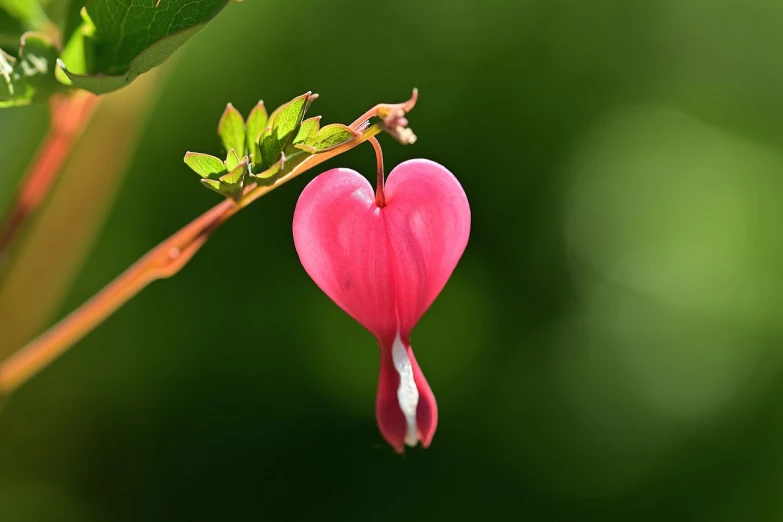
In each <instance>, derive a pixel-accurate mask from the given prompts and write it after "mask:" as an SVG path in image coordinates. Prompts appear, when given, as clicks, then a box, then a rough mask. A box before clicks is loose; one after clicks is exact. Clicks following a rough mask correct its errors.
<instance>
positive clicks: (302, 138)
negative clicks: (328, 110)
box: [291, 116, 321, 144]
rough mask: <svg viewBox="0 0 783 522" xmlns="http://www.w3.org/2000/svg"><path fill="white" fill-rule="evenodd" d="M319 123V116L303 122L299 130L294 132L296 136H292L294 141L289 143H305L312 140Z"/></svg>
mask: <svg viewBox="0 0 783 522" xmlns="http://www.w3.org/2000/svg"><path fill="white" fill-rule="evenodd" d="M320 122H321V117H320V116H315V117H313V118H308V119H306V120H304V121H303V122H302V124H301V125H300V126H299V130H297V131H296V136H294V140H293V141H292V142H291V143H293V144H297V143H305V142H307V141H308V140H312V139H314V138H315V135H316V134H317V133H318V127H319V126H320Z"/></svg>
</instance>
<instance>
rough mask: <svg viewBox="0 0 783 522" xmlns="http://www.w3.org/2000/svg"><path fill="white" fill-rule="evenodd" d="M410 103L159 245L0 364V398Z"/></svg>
mask: <svg viewBox="0 0 783 522" xmlns="http://www.w3.org/2000/svg"><path fill="white" fill-rule="evenodd" d="M413 103H415V92H414V97H413V98H412V100H411V101H409V102H407V103H406V104H397V105H387V104H383V105H377V106H376V107H374V108H373V109H371V110H370V111H367V113H365V116H366V117H364V116H363V117H362V118H360V119H359V120H357V122H355V123H354V124H353V125H352V128H353V129H354V132H356V135H355V136H354V138H353V139H351V140H348V141H346V142H344V143H342V144H340V145H337V146H335V147H333V148H330V149H328V150H327V151H325V152H322V153H321V154H316V155H313V156H310V157H309V158H307V159H306V160H304V161H303V162H302V163H300V164H299V165H298V166H297V167H295V168H294V169H293V170H292V171H291V172H289V173H288V174H286V175H285V176H283V177H281V178H279V179H278V180H276V181H275V182H274V183H273V184H271V185H266V186H257V185H255V184H254V185H252V186H250V187H248V188H247V189H246V191H245V194H244V196H243V198H242V199H241V200H240V201H239V202H237V203H234V202H233V201H232V200H229V199H226V200H224V201H222V202H221V203H219V204H218V205H216V206H214V207H213V208H212V209H211V210H209V211H207V212H205V213H204V214H202V215H201V216H200V217H198V218H197V219H196V220H194V221H193V222H191V223H190V224H189V225H187V226H185V227H184V228H183V229H181V230H180V231H179V232H177V233H176V234H174V235H173V236H171V237H169V238H168V239H166V240H165V241H163V242H162V243H160V244H159V245H158V246H156V247H155V248H154V249H152V250H151V251H150V252H149V253H148V254H147V255H145V256H144V257H142V258H141V259H140V260H139V261H137V262H136V263H135V264H134V265H133V266H131V267H130V268H129V269H128V270H126V271H125V272H123V273H122V274H121V275H120V276H119V277H117V278H116V279H115V280H114V281H112V282H111V283H109V285H108V286H106V287H105V288H104V289H103V290H101V291H100V292H99V293H98V294H96V295H95V296H94V297H93V298H92V299H90V300H89V301H87V302H86V303H84V304H83V305H82V306H80V307H79V308H77V309H76V310H74V311H73V312H72V313H71V314H69V315H68V316H66V317H65V318H63V319H62V320H61V321H60V322H58V323H57V324H55V325H54V326H52V327H51V328H50V329H49V330H47V331H46V332H44V333H43V334H41V335H40V336H38V337H37V338H36V339H34V340H33V341H31V342H30V343H28V344H27V345H25V346H24V347H22V348H21V349H20V350H19V351H17V352H16V353H15V354H14V355H12V356H11V357H9V358H8V359H6V360H5V361H3V362H2V363H1V364H0V394H2V395H5V394H9V393H11V392H13V391H14V390H16V389H17V388H18V387H19V386H21V385H22V384H24V383H25V382H27V381H28V380H29V379H30V378H31V377H32V376H34V375H35V374H36V373H38V372H39V371H41V370H42V369H43V368H45V367H46V366H48V365H49V364H50V363H51V362H52V361H54V360H55V359H56V358H57V357H59V356H60V355H61V354H62V353H64V352H65V351H66V350H68V349H69V348H70V347H71V346H72V345H73V344H74V343H76V342H77V341H79V339H81V338H82V337H84V336H85V335H86V334H87V333H89V332H90V331H91V330H92V329H93V328H95V327H96V326H97V325H99V324H100V323H101V322H103V321H104V320H105V319H106V318H107V317H109V316H110V315H111V314H112V313H114V311H116V310H117V309H118V308H119V307H121V306H122V305H123V304H125V303H126V302H127V301H128V300H129V299H130V298H131V297H133V296H134V295H136V294H137V293H138V292H139V291H140V290H142V289H143V288H144V287H146V286H147V285H148V284H150V283H151V282H152V281H155V280H156V279H162V278H166V277H171V276H173V275H174V274H176V273H177V272H179V271H180V270H181V269H182V267H184V266H185V264H187V262H188V261H190V259H191V258H192V257H193V255H195V253H196V252H197V251H198V250H199V248H201V247H202V245H204V243H205V242H206V240H207V239H208V238H209V236H210V235H211V234H212V232H214V231H215V230H216V229H217V228H218V227H219V226H220V225H221V224H222V223H224V222H225V221H226V220H227V219H229V218H230V217H231V216H233V215H234V214H235V213H236V212H238V211H239V210H241V209H242V208H244V207H246V206H247V205H249V204H250V203H252V202H253V201H255V200H257V199H258V198H260V197H262V196H264V195H266V194H268V193H269V192H271V191H272V190H274V189H275V188H277V187H279V186H280V185H282V184H284V183H286V182H287V181H289V180H291V179H293V178H294V177H296V176H298V175H299V174H301V173H302V172H305V171H307V170H309V169H311V168H313V167H315V166H317V165H320V164H321V163H323V162H324V161H326V160H328V159H330V158H333V157H335V156H337V155H339V154H342V153H343V152H346V151H348V150H350V149H352V148H354V147H356V146H358V145H359V144H361V143H363V142H365V141H367V140H371V139H373V138H374V136H376V135H377V134H379V133H380V132H383V131H387V132H388V131H389V129H388V128H387V125H386V123H385V122H381V123H378V124H375V125H372V126H370V127H366V128H363V130H362V131H361V132H359V131H356V130H355V128H356V127H358V126H361V125H362V123H363V121H364V120H366V119H369V118H371V117H376V116H381V117H385V116H386V115H387V114H388V113H389V111H390V110H391V111H400V110H402V111H406V110H410V109H411V108H412V107H413ZM376 143H377V142H376Z"/></svg>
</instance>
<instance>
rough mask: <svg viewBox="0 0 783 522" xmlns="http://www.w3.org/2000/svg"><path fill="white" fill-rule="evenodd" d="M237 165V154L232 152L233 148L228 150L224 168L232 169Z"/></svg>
mask: <svg viewBox="0 0 783 522" xmlns="http://www.w3.org/2000/svg"><path fill="white" fill-rule="evenodd" d="M237 165H239V156H237V153H236V152H234V149H231V150H230V151H228V154H226V169H228V170H229V171H231V170H234V169H235V168H236V167H237Z"/></svg>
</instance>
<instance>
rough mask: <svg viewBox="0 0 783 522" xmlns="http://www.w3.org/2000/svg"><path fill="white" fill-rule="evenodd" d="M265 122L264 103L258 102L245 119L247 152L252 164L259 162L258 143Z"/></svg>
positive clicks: (259, 148)
mask: <svg viewBox="0 0 783 522" xmlns="http://www.w3.org/2000/svg"><path fill="white" fill-rule="evenodd" d="M267 120H268V118H267V114H266V107H264V102H263V101H260V102H258V104H257V105H256V106H255V107H253V110H252V111H250V116H248V117H247V128H246V129H245V133H246V135H247V150H248V153H249V154H250V159H251V161H252V162H253V163H260V162H261V147H260V145H259V144H258V142H259V139H260V138H261V134H262V133H263V132H264V129H265V128H266V122H267Z"/></svg>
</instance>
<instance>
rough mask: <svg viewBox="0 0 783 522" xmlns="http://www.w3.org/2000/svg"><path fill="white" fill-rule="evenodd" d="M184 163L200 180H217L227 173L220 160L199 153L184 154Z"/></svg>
mask: <svg viewBox="0 0 783 522" xmlns="http://www.w3.org/2000/svg"><path fill="white" fill-rule="evenodd" d="M185 163H186V164H187V165H188V167H190V168H191V169H193V171H194V172H195V173H196V174H198V175H199V176H201V177H202V178H217V177H218V176H220V175H223V174H225V173H226V172H228V169H226V166H225V165H224V164H223V162H222V161H220V158H216V157H215V156H210V155H209V154H201V153H200V152H188V153H187V154H185Z"/></svg>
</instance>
